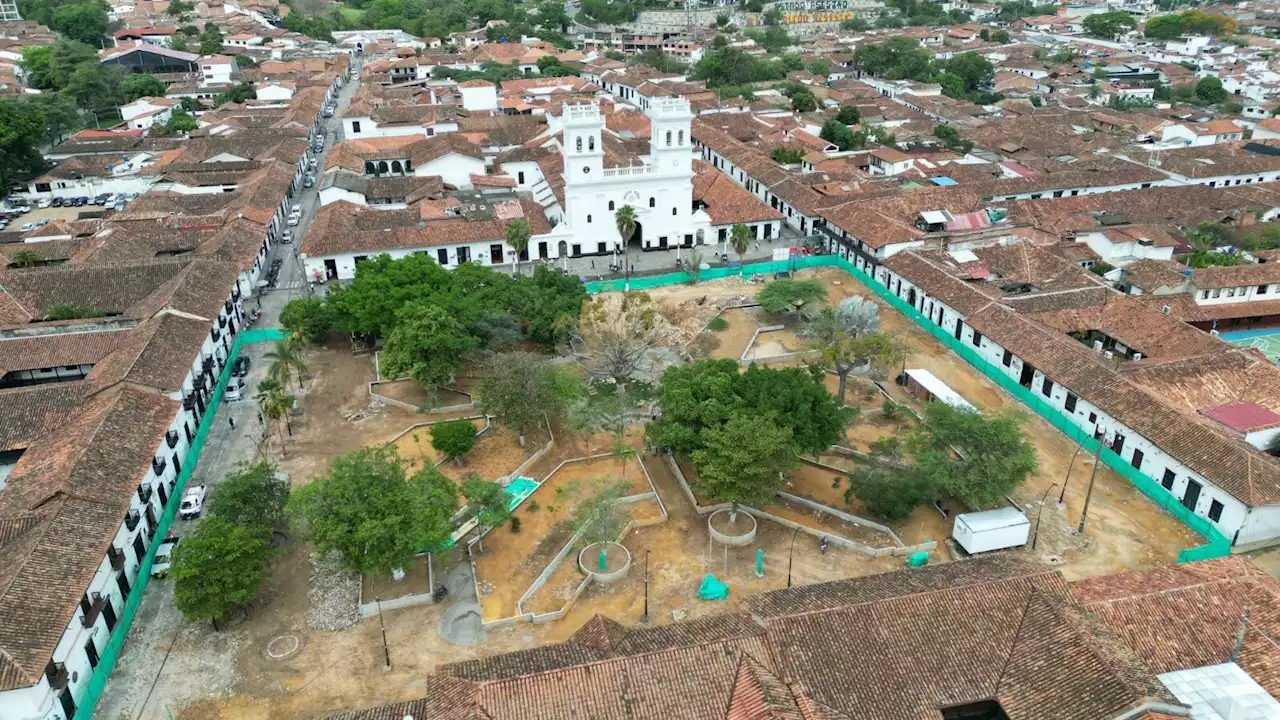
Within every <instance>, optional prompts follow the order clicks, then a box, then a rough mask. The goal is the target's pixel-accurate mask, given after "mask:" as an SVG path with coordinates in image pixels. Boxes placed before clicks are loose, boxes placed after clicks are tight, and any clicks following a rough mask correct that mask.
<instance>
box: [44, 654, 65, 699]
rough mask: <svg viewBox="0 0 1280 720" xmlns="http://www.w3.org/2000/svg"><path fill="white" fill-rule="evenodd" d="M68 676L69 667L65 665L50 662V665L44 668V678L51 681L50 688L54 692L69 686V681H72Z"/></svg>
mask: <svg viewBox="0 0 1280 720" xmlns="http://www.w3.org/2000/svg"><path fill="white" fill-rule="evenodd" d="M68 675H69V673H68V672H67V666H66V665H64V664H63V663H60V662H53V661H52V660H50V661H49V664H48V665H45V666H44V677H45V679H46V680H48V681H49V687H50V688H52V689H53V691H54V692H57V691H59V690H62V689H63V688H65V687H66V686H67V680H68V679H70V678H69V677H68Z"/></svg>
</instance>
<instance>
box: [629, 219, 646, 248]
mask: <svg viewBox="0 0 1280 720" xmlns="http://www.w3.org/2000/svg"><path fill="white" fill-rule="evenodd" d="M627 247H628V248H633V247H634V248H639V249H641V250H643V249H644V226H643V225H641V224H640V223H638V222H637V223H636V231H635V232H633V233H631V239H630V240H628V241H627Z"/></svg>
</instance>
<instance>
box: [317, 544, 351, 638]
mask: <svg viewBox="0 0 1280 720" xmlns="http://www.w3.org/2000/svg"><path fill="white" fill-rule="evenodd" d="M307 597H308V598H310V600H311V612H310V613H308V615H307V624H308V625H310V626H311V627H313V628H316V629H317V630H345V629H346V628H349V627H351V626H352V625H354V624H355V623H356V620H359V619H360V613H359V606H360V574H359V573H354V572H351V571H349V570H345V569H343V567H342V561H341V556H340V555H339V554H338V553H337V552H331V553H329V554H328V555H324V556H321V555H320V554H319V553H312V554H311V588H310V590H308V591H307Z"/></svg>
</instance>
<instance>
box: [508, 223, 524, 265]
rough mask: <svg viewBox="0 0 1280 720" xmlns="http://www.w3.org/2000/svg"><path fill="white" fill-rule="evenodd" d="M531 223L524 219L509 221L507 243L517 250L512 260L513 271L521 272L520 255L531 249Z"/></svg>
mask: <svg viewBox="0 0 1280 720" xmlns="http://www.w3.org/2000/svg"><path fill="white" fill-rule="evenodd" d="M529 235H530V232H529V223H527V222H525V221H524V220H512V221H511V222H509V223H507V244H508V245H510V246H511V248H512V249H513V250H515V251H516V256H515V259H513V260H512V261H511V272H513V273H516V274H517V275H518V274H520V256H521V255H524V254H525V253H526V252H528V251H529Z"/></svg>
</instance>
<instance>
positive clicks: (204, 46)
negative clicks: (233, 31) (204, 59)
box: [200, 22, 222, 55]
mask: <svg viewBox="0 0 1280 720" xmlns="http://www.w3.org/2000/svg"><path fill="white" fill-rule="evenodd" d="M221 52H222V30H220V29H219V28H218V26H217V25H215V24H213V23H211V22H206V23H205V24H204V30H202V31H201V32H200V53H201V54H202V55H218V54H220V53H221Z"/></svg>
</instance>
